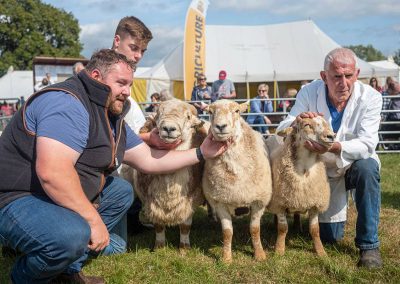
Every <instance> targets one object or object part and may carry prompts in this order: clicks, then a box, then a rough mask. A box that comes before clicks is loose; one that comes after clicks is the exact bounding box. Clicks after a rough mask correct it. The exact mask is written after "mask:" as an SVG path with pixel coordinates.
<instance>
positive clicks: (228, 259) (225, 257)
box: [222, 256, 232, 264]
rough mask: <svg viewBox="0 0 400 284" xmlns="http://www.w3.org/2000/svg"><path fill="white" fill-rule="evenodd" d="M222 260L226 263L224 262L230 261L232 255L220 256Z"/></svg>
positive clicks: (228, 262)
mask: <svg viewBox="0 0 400 284" xmlns="http://www.w3.org/2000/svg"><path fill="white" fill-rule="evenodd" d="M222 262H223V263H226V264H230V263H232V256H224V257H223V258H222Z"/></svg>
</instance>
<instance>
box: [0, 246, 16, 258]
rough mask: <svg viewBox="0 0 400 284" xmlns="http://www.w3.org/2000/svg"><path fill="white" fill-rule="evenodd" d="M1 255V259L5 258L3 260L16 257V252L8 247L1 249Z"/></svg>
mask: <svg viewBox="0 0 400 284" xmlns="http://www.w3.org/2000/svg"><path fill="white" fill-rule="evenodd" d="M1 255H2V256H3V257H5V258H6V257H7V258H13V257H16V256H18V254H17V252H16V251H15V250H14V249H12V248H10V247H2V248H1Z"/></svg>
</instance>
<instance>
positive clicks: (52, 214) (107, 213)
mask: <svg viewBox="0 0 400 284" xmlns="http://www.w3.org/2000/svg"><path fill="white" fill-rule="evenodd" d="M132 202H133V193H132V187H131V185H130V184H129V183H128V182H126V181H124V180H123V179H120V178H115V177H108V178H107V180H106V184H105V186H104V189H103V191H102V193H101V195H100V204H99V208H98V212H99V214H100V216H101V218H102V219H103V221H104V223H105V225H106V226H107V229H108V230H109V231H111V230H112V228H113V227H114V226H115V225H116V224H117V223H118V222H119V221H120V219H121V218H122V216H123V215H124V214H125V213H126V211H127V210H128V208H129V207H130V205H131V204H132ZM89 240H90V227H89V225H88V223H87V222H86V220H84V219H83V218H82V217H81V216H80V215H78V214H77V213H75V212H73V211H71V210H69V209H66V208H63V207H60V206H58V205H56V204H55V203H54V202H52V201H51V199H49V198H48V197H46V196H41V197H38V196H25V197H22V198H19V199H17V200H15V201H13V202H11V203H10V204H8V205H7V206H5V207H4V208H2V209H1V210H0V242H1V243H2V244H3V245H4V246H9V247H11V248H13V249H15V250H17V251H19V252H21V253H22V255H21V256H20V257H19V258H18V259H17V260H16V263H15V264H14V267H13V269H12V272H11V279H12V281H13V283H47V282H48V281H50V280H51V279H52V278H54V277H55V276H57V275H59V274H60V273H63V272H66V273H73V272H78V271H80V270H81V269H82V265H83V263H84V262H85V260H86V259H87V258H88V255H89V250H88V248H87V246H88V243H89ZM125 250H126V242H125V241H124V240H123V239H122V238H120V237H119V236H118V235H116V234H113V233H110V245H109V246H107V247H106V248H105V249H104V250H103V252H102V254H105V255H106V254H114V253H121V252H124V251H125Z"/></svg>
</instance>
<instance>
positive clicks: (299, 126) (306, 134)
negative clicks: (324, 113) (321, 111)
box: [278, 116, 335, 148]
mask: <svg viewBox="0 0 400 284" xmlns="http://www.w3.org/2000/svg"><path fill="white" fill-rule="evenodd" d="M278 134H279V135H281V136H286V135H289V134H296V136H297V139H298V140H300V142H305V141H311V142H315V143H318V144H321V145H322V146H325V147H327V148H329V147H331V146H332V143H333V142H334V140H335V133H334V132H333V131H332V130H331V129H330V127H329V125H328V123H327V122H326V120H325V119H324V118H323V117H321V116H317V117H314V118H303V119H301V120H300V121H299V122H296V124H295V125H294V126H293V127H289V128H286V129H285V130H283V132H279V133H278Z"/></svg>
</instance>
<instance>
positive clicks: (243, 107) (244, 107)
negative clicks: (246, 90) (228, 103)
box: [239, 101, 249, 113]
mask: <svg viewBox="0 0 400 284" xmlns="http://www.w3.org/2000/svg"><path fill="white" fill-rule="evenodd" d="M248 108H249V101H247V102H244V103H242V104H240V105H239V110H240V112H241V113H242V112H246V111H247V109H248Z"/></svg>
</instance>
